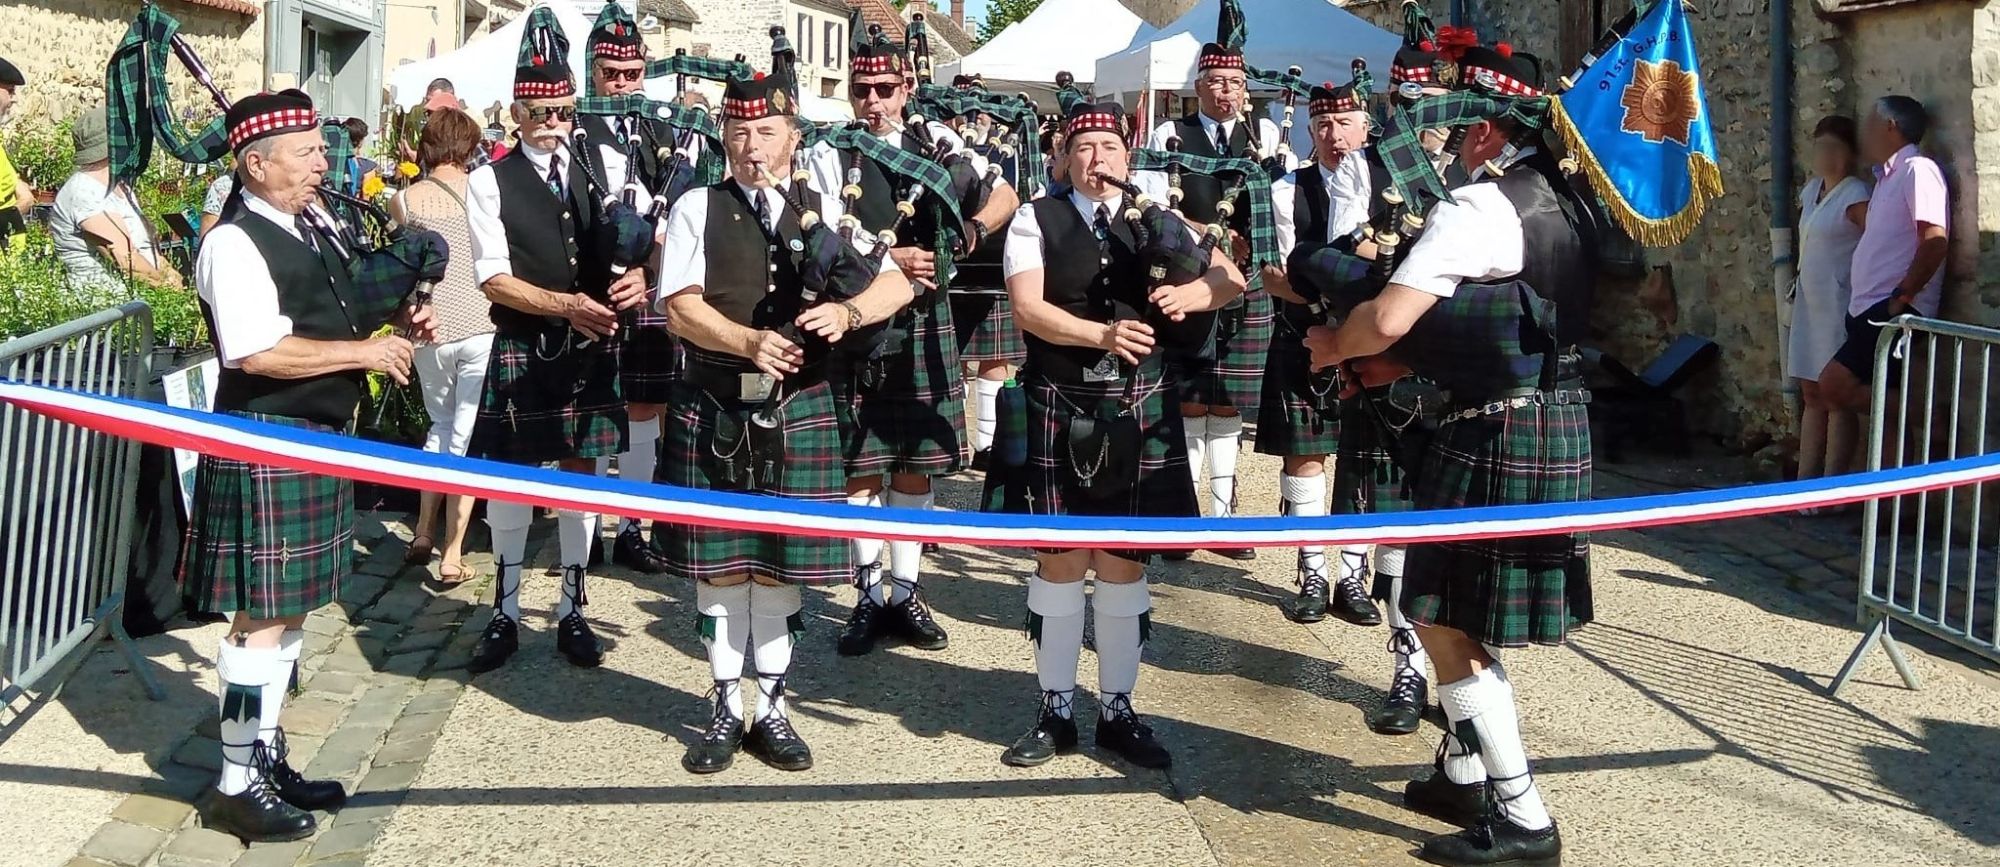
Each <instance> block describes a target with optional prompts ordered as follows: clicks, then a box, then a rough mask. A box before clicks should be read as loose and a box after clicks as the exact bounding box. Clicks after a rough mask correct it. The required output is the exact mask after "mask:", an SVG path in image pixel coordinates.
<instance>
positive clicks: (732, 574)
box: [656, 75, 911, 774]
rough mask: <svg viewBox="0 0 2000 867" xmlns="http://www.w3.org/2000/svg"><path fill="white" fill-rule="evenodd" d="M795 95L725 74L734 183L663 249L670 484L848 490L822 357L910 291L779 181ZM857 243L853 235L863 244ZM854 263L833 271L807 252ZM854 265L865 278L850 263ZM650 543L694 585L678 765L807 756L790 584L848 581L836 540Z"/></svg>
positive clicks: (770, 81) (752, 536) (669, 530)
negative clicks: (687, 709)
mask: <svg viewBox="0 0 2000 867" xmlns="http://www.w3.org/2000/svg"><path fill="white" fill-rule="evenodd" d="M795 100H796V97H795V96H794V95H793V94H792V93H791V92H790V90H789V89H788V87H787V86H786V85H785V79H784V78H782V77H777V76H772V77H764V76H761V75H760V76H759V77H757V78H755V79H740V78H737V79H731V80H730V81H729V82H728V83H727V84H726V86H725V90H724V94H723V102H722V109H723V150H724V153H725V154H726V156H727V158H728V161H729V169H730V173H731V179H730V180H726V181H723V182H721V183H719V184H716V185H714V186H710V187H705V188H701V189H698V190H695V191H693V192H690V193H689V194H688V195H686V196H683V197H682V199H681V201H680V202H678V203H677V204H675V206H674V209H673V213H672V214H671V215H670V216H669V217H668V218H667V227H666V231H665V236H664V238H663V240H662V242H661V246H660V266H659V274H660V278H659V286H658V289H657V291H656V296H657V301H656V305H657V307H658V309H659V310H660V311H661V312H662V313H663V314H665V316H666V317H667V325H668V327H669V328H670V329H672V331H673V332H674V334H675V335H676V336H678V337H679V338H680V339H681V340H682V341H683V344H684V348H685V350H686V354H685V358H684V359H683V361H684V365H683V367H682V371H681V379H680V380H679V381H678V382H676V383H675V384H674V385H673V386H672V388H671V389H670V391H669V400H668V403H667V416H666V417H667V425H666V448H665V449H664V451H663V454H664V460H663V461H662V472H661V478H662V480H663V481H665V482H666V483H668V484H672V485H680V486H684V487H690V488H701V489H707V490H730V491H738V492H744V493H754V494H759V495H763V496H773V497H785V498H789V499H798V500H812V501H820V502H839V501H840V500H841V499H843V498H844V497H845V496H846V484H847V469H846V464H845V462H844V461H843V459H842V455H841V439H840V430H839V422H838V419H837V418H836V417H835V405H834V404H835V390H834V386H833V382H832V380H831V378H830V377H831V376H832V375H833V371H834V366H833V362H832V359H831V358H830V356H831V355H832V354H833V350H834V349H835V348H838V347H839V341H840V340H841V339H842V338H843V337H851V335H853V334H854V332H856V331H857V330H859V329H861V328H864V327H866V326H871V325H876V324H879V323H881V322H883V321H885V320H887V319H888V318H889V317H891V316H892V315H894V314H895V312H896V311H897V310H899V309H901V308H902V307H903V306H904V305H905V304H907V303H909V301H910V299H911V291H910V283H909V281H908V280H907V279H905V278H904V277H903V276H902V274H901V273H900V272H899V271H897V270H896V267H895V265H894V263H893V262H892V263H888V264H884V265H882V266H881V269H880V271H879V274H878V273H877V271H876V270H875V266H874V265H873V263H871V262H862V261H861V259H860V252H859V247H858V246H853V247H849V248H848V249H847V252H845V253H844V254H842V253H840V252H839V251H841V249H842V247H843V245H846V244H848V243H849V242H845V241H842V240H841V239H839V238H837V237H834V236H833V235H832V234H831V233H830V231H829V230H828V229H827V228H826V226H825V224H824V223H823V222H821V220H820V211H819V205H820V202H819V197H818V195H817V194H815V193H813V192H812V191H811V190H809V189H804V188H803V185H801V184H796V183H794V184H791V185H789V186H785V187H782V188H780V187H777V186H773V184H774V183H776V182H777V181H778V179H777V178H776V176H775V175H774V174H772V173H774V172H783V171H785V170H786V169H787V167H789V166H790V165H791V164H792V156H793V154H794V152H795V151H796V150H797V148H798V146H799V135H800V133H799V129H798V127H797V125H796V119H795V112H796V111H797V107H796V101H795ZM859 240H861V239H857V242H856V243H858V241H859ZM830 259H834V260H840V261H845V262H847V263H848V264H846V265H843V266H841V267H840V268H839V269H836V274H835V277H836V278H837V279H829V278H828V276H827V274H826V273H825V272H824V271H823V270H819V268H818V263H822V262H825V261H828V260H830ZM855 275H858V276H855ZM662 535H663V538H662V540H661V547H662V549H663V550H664V552H665V554H666V558H667V561H668V563H669V564H671V567H672V571H673V573H674V574H677V575H683V576H686V577H688V578H690V579H692V580H694V581H695V582H696V583H695V605H696V606H697V608H698V609H699V610H700V612H701V619H700V624H701V637H702V643H703V644H704V645H706V646H707V649H708V661H709V668H710V670H711V672H712V673H713V675H714V677H715V691H714V693H713V696H714V699H715V710H714V713H713V715H712V716H711V717H710V720H709V723H708V726H707V728H706V730H705V731H704V732H703V734H702V735H701V736H700V738H699V739H698V740H696V742H695V743H694V744H693V745H692V746H690V747H689V748H688V751H687V755H686V757H685V758H683V759H682V764H683V766H685V767H686V768H687V769H688V770H689V771H691V772H693V773H697V774H707V773H714V772H717V771H722V770H724V769H727V768H728V767H729V766H730V765H731V764H732V763H733V762H734V757H735V754H736V751H737V749H738V748H743V749H747V750H748V751H749V752H750V753H751V754H752V755H755V756H757V757H758V758H760V759H762V760H763V761H764V762H766V763H767V764H770V765H771V766H773V767H776V768H779V769H782V770H793V771H796V770H805V769H806V768H809V767H811V766H812V750H811V749H810V748H809V747H808V746H807V745H806V742H805V740H804V739H803V738H801V737H800V736H799V734H798V731H797V730H796V729H794V728H793V727H792V725H791V721H790V719H789V717H788V716H787V713H786V706H785V696H784V691H785V676H786V672H787V671H789V670H790V667H791V661H792V647H793V637H794V634H795V633H796V632H799V631H800V630H802V629H803V621H802V620H801V619H800V618H799V610H800V607H801V605H802V599H801V593H800V587H801V585H824V584H832V583H835V582H839V581H844V580H847V579H848V578H849V577H851V572H850V564H851V555H850V552H849V548H848V544H847V543H846V542H844V541H842V540H839V539H826V538H814V537H806V536H798V535H792V534H786V533H773V532H756V531H747V530H736V529H729V528H725V527H715V526H698V525H694V524H674V525H670V526H668V527H666V528H665V532H664V533H663V534H662ZM746 641H748V642H752V643H754V650H753V652H752V658H753V660H754V662H755V666H756V668H755V673H756V678H757V693H758V707H757V712H756V717H755V719H754V721H753V722H752V723H751V725H750V728H749V731H748V733H747V734H746V733H745V730H744V723H743V698H742V693H741V691H740V681H741V679H742V676H743V661H744V647H745V643H746Z"/></svg>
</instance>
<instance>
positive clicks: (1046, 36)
mask: <svg viewBox="0 0 2000 867" xmlns="http://www.w3.org/2000/svg"><path fill="white" fill-rule="evenodd" d="M1079 22H1084V23H1087V26H1079ZM1145 26H1146V22H1144V21H1142V20H1140V18H1139V16H1137V15H1134V14H1132V10H1130V9H1127V8H1125V4H1123V3H1120V2H1118V0H1046V2H1044V3H1042V4H1041V5H1040V6H1037V7H1035V11H1034V12H1031V13H1029V14H1028V17H1026V18H1023V19H1021V20H1019V21H1016V22H1014V23H1013V24H1011V25H1009V26H1008V27H1007V29H1006V30H1003V31H1001V32H1000V34H999V35H997V36H995V37H993V38H992V39H991V40H989V41H987V43H986V44H985V45H983V46H980V48H979V50H977V51H974V52H972V53H971V54H968V55H966V56H965V57H964V58H962V59H960V60H959V61H958V62H957V63H951V64H945V65H943V66H940V67H939V68H938V78H939V79H941V80H943V81H950V80H951V77H952V76H954V75H959V74H968V75H969V74H974V73H977V74H979V75H981V76H983V77H985V78H986V80H987V84H988V86H991V87H994V88H995V89H998V88H999V86H1000V85H999V84H998V83H997V82H1003V81H1004V82H1034V83H1038V84H1049V83H1052V82H1054V81H1055V80H1056V73H1058V72H1068V73H1070V74H1071V75H1074V76H1076V82H1077V84H1079V85H1088V84H1090V82H1091V81H1092V79H1093V78H1094V77H1095V76H1096V65H1097V59H1098V58H1100V57H1103V56H1105V55H1107V54H1111V53H1113V52H1117V51H1120V50H1123V49H1124V48H1125V47H1126V46H1128V45H1130V44H1131V43H1132V36H1133V34H1135V33H1137V32H1138V31H1139V29H1140V28H1142V27H1145Z"/></svg>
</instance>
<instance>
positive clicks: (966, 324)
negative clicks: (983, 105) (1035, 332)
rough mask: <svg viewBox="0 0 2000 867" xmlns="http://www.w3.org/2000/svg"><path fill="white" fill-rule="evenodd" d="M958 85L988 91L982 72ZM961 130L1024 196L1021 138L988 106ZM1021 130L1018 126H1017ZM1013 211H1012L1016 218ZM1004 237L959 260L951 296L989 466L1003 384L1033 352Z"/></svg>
mask: <svg viewBox="0 0 2000 867" xmlns="http://www.w3.org/2000/svg"><path fill="white" fill-rule="evenodd" d="M952 87H953V89H956V90H961V91H967V92H971V93H979V94H985V93H986V90H985V83H984V82H983V81H981V80H980V78H979V76H976V75H960V76H955V77H954V78H953V79H952ZM959 120H960V125H959V127H958V132H959V136H960V137H961V138H963V139H965V141H966V143H967V145H968V146H970V147H971V149H972V152H973V153H975V154H978V155H979V156H980V157H981V158H983V159H985V160H986V161H987V163H988V164H989V165H993V166H998V167H999V168H1000V171H1001V174H1000V176H999V181H998V182H997V183H995V184H994V185H993V187H994V189H995V190H998V189H999V188H1000V187H1001V186H1002V185H1005V186H1007V187H1008V188H1010V189H1012V190H1013V191H1014V195H1015V197H1016V198H1019V197H1020V190H1021V189H1022V187H1021V178H1020V165H1021V163H1020V161H1019V159H1018V154H1016V155H1011V156H1010V154H1009V153H1008V152H1007V151H1008V149H1009V148H1010V147H1018V143H1009V142H1007V141H1005V140H1004V139H1002V138H1001V137H1000V136H999V129H998V128H997V127H996V121H995V120H994V118H993V116H992V115H991V114H988V113H986V112H983V111H975V112H971V113H969V114H967V115H965V116H963V117H961V118H959ZM1035 122H1036V119H1035V118H1034V117H1033V116H1032V115H1029V116H1025V117H1024V118H1023V120H1022V123H1035ZM1016 133H1017V134H1018V131H1016ZM1012 218H1013V215H1012V213H1011V212H1010V213H1009V214H1007V215H1006V219H1009V220H1011V219H1012ZM1006 232H1007V224H1006V222H1005V220H1003V221H1002V222H1001V224H1000V225H997V226H994V227H993V232H992V234H994V235H998V236H1000V237H1002V238H1004V237H1006ZM1005 246H1006V245H1005V244H1004V243H999V242H995V243H988V244H982V245H980V246H979V247H977V248H976V249H974V250H973V251H972V252H971V253H969V254H967V255H966V256H965V257H964V258H963V259H961V260H960V261H959V262H958V265H957V273H956V274H954V275H953V277H952V281H951V287H950V292H949V296H948V297H949V298H950V299H951V321H952V324H953V325H954V326H956V328H957V333H958V357H959V360H960V361H963V362H965V364H966V365H968V367H970V368H971V370H972V373H973V379H972V468H973V469H975V470H983V469H986V466H987V463H988V461H990V460H991V458H992V453H993V432H994V426H995V424H996V423H997V422H996V419H997V418H998V415H997V414H996V412H997V410H996V404H997V402H998V401H999V398H1000V389H1001V388H1002V387H1003V386H1005V385H1006V384H1007V377H1008V375H1009V374H1010V373H1011V372H1012V371H1013V369H1014V368H1017V367H1019V366H1020V365H1021V362H1022V361H1024V360H1026V358H1027V351H1028V350H1027V347H1026V346H1024V345H1022V343H1021V329H1020V328H1018V327H1016V326H1015V325H1014V307H1013V305H1012V304H1010V303H1008V301H1007V286H1006V282H1007V281H1006V280H1005V278H1004V277H1003V276H1002V274H1001V267H1000V266H1001V263H1000V257H1001V253H1002V250H1003V248H1004V247H1005Z"/></svg>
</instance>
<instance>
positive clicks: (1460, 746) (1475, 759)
mask: <svg viewBox="0 0 2000 867" xmlns="http://www.w3.org/2000/svg"><path fill="white" fill-rule="evenodd" d="M1471 682H1472V679H1471V678H1467V679H1465V680H1460V681H1454V682H1453V683H1447V684H1445V685H1443V686H1441V687H1439V688H1438V704H1440V705H1443V706H1444V717H1445V719H1446V720H1447V721H1449V723H1450V725H1448V726H1446V727H1445V732H1444V741H1443V743H1440V744H1438V750H1439V751H1441V752H1442V753H1443V754H1444V775H1445V778H1446V779H1449V780H1451V781H1452V782H1454V783H1458V784H1460V785H1464V784H1466V783H1483V782H1486V765H1485V764H1483V763H1481V762H1480V761H1479V753H1478V752H1477V751H1476V750H1474V749H1473V748H1472V745H1471V744H1468V743H1466V742H1465V741H1463V740H1461V739H1459V737H1458V734H1457V732H1458V728H1459V726H1460V725H1463V724H1464V723H1465V720H1466V718H1467V711H1466V709H1465V708H1463V707H1460V706H1459V703H1458V697H1457V695H1456V694H1454V693H1453V692H1452V686H1453V684H1458V683H1471Z"/></svg>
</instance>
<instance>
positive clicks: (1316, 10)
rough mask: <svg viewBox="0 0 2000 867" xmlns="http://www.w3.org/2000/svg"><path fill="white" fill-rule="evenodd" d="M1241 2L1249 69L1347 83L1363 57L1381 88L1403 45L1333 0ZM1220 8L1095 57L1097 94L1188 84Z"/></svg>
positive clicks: (1215, 1)
mask: <svg viewBox="0 0 2000 867" xmlns="http://www.w3.org/2000/svg"><path fill="white" fill-rule="evenodd" d="M1051 2H1054V0H1051ZM1240 2H1241V5H1242V8H1243V17H1244V19H1245V20H1246V21H1247V23H1248V24H1249V28H1250V38H1249V40H1248V41H1246V42H1245V43H1244V45H1243V54H1244V56H1245V58H1246V59H1247V60H1249V62H1250V64H1251V65H1252V66H1257V67H1261V68H1264V69H1279V70H1282V69H1284V68H1286V67H1288V66H1293V65H1297V66H1300V67H1303V68H1304V69H1305V76H1306V80H1308V81H1333V82H1337V83H1345V82H1346V81H1347V80H1348V77H1349V70H1350V64H1351V63H1352V62H1353V60H1354V58H1356V57H1359V58H1361V59H1363V60H1365V61H1367V63H1368V69H1369V70H1370V71H1371V72H1373V73H1374V74H1375V78H1376V81H1377V82H1380V83H1381V84H1382V86H1387V83H1388V80H1389V64H1390V62H1391V61H1392V60H1394V59H1395V56H1396V49H1397V47H1399V46H1401V45H1402V41H1403V40H1402V37H1401V36H1400V35H1398V34H1395V33H1391V32H1389V31H1387V30H1383V29H1382V28H1380V27H1376V26H1375V25H1373V24H1370V23H1368V22H1367V21H1364V20H1362V19H1360V18H1358V17H1356V16H1355V15H1354V14H1353V13H1351V12H1348V11H1347V10H1345V9H1342V8H1340V7H1338V6H1335V5H1333V3H1332V0H1240ZM1221 5H1222V4H1221V0H1202V2H1200V3H1198V4H1196V5H1195V7H1194V8H1193V9H1190V10H1188V11H1187V12H1186V13H1185V14H1183V15H1181V17H1179V18H1177V19H1175V20H1174V21H1173V23H1171V24H1168V25H1167V26H1165V27H1160V28H1151V27H1143V28H1141V29H1140V30H1139V32H1137V33H1135V34H1133V37H1132V39H1131V41H1130V42H1129V43H1128V44H1127V45H1126V47H1125V49H1124V50H1123V51H1119V52H1117V53H1114V54H1111V55H1110V56H1108V57H1103V58H1102V59H1100V60H1098V61H1097V71H1096V75H1095V83H1096V90H1097V92H1098V93H1103V94H1109V93H1134V92H1137V91H1140V90H1145V89H1148V88H1151V89H1157V90H1186V89H1188V88H1189V87H1192V86H1193V84H1194V64H1195V58H1196V56H1197V55H1198V54H1200V53H1201V46H1202V43H1204V42H1213V41H1215V19H1216V13H1217V11H1218V10H1219V9H1220V7H1221ZM1002 35H1005V34H1002ZM1078 79H1079V80H1081V79H1082V76H1081V75H1079V76H1078Z"/></svg>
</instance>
